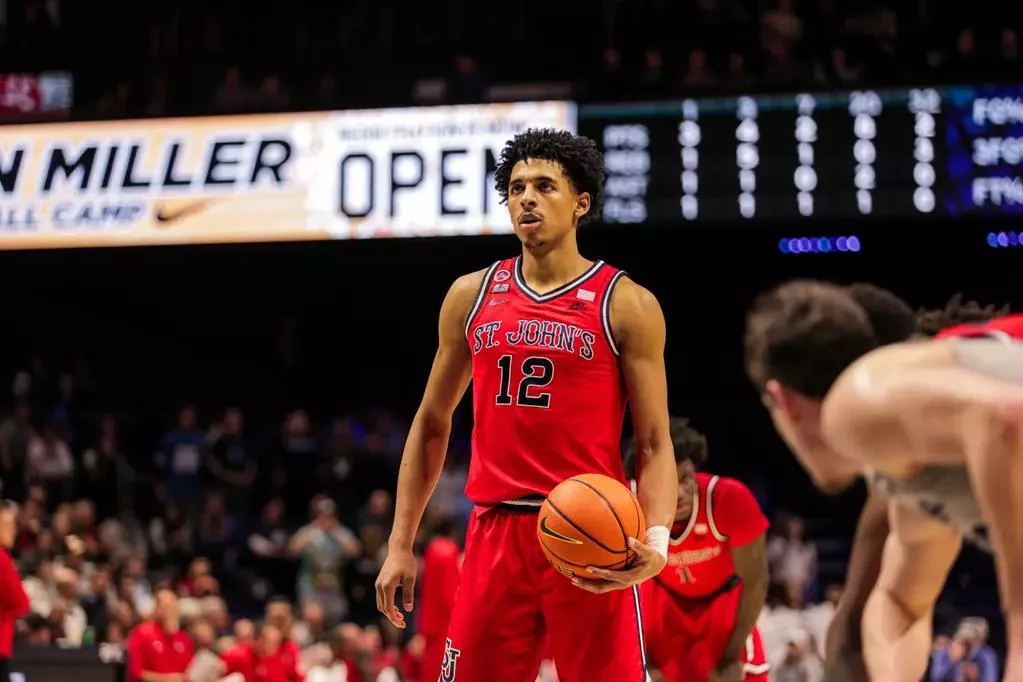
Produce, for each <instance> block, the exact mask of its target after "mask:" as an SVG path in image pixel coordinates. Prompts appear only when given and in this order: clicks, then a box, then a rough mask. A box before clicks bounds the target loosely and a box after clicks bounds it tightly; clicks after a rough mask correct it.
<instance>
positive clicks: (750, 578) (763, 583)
mask: <svg viewBox="0 0 1023 682" xmlns="http://www.w3.org/2000/svg"><path fill="white" fill-rule="evenodd" d="M766 545H767V540H766V534H765V533H761V534H760V536H759V537H757V538H756V539H754V540H753V541H752V542H748V543H746V544H745V545H742V546H741V547H732V562H733V563H734V564H735V575H736V576H738V578H739V580H741V581H742V596H740V597H739V605H738V606H737V607H736V609H735V627H734V628H733V630H732V635H731V636H730V637H729V638H728V642H727V643H726V644H725V650H724V654H723V655H722V656H721V662H720V663H719V664H718V665H719V666H720V667H723V666H725V665H727V664H729V663H734V662H735V661H738V660H739V659H740V658H741V657H742V652H743V648H744V647H745V646H746V639H747V638H748V637H749V634H750V632H752V630H753V626H754V625H756V624H757V618H758V617H759V616H760V612H761V611H763V609H764V601H765V600H766V598H767V583H768V577H767V551H766Z"/></svg>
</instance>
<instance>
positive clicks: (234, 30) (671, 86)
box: [0, 0, 1023, 117]
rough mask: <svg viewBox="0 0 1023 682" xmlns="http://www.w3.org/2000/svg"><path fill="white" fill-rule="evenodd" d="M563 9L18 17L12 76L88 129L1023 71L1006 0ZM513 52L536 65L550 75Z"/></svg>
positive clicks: (123, 9)
mask: <svg viewBox="0 0 1023 682" xmlns="http://www.w3.org/2000/svg"><path fill="white" fill-rule="evenodd" d="M122 5H123V6H122ZM94 7H96V8H97V9H95V10H94V9H93V8H94ZM559 7H560V9H559V11H558V12H552V11H551V10H550V8H549V7H548V6H545V5H542V4H535V3H528V2H525V1H520V2H512V3H502V4H501V5H487V6H486V7H482V6H477V5H474V4H473V3H468V2H449V3H431V2H426V3H422V2H420V3H405V2H399V1H398V0H386V1H383V2H374V3H366V2H362V3H335V4H326V5H322V6H320V5H309V6H306V7H303V8H302V10H301V11H298V12H296V11H293V8H292V7H290V6H287V5H277V6H272V7H267V8H264V9H263V10H261V11H260V12H255V13H253V12H249V11H247V7H246V6H245V5H244V4H242V3H240V2H237V1H236V0H235V1H230V2H222V3H215V4H208V3H198V2H195V1H194V0H167V1H166V2H161V3H144V4H141V5H129V4H125V3H121V2H117V1H116V0H104V2H101V3H99V5H93V4H92V3H89V4H88V5H87V6H83V5H82V4H81V3H69V2H66V0H9V1H8V2H5V3H2V4H0V62H2V63H4V64H5V65H7V66H6V67H5V68H6V69H8V70H9V71H10V72H12V73H17V72H26V73H38V72H39V71H41V70H47V69H66V70H68V71H70V72H72V74H73V76H74V81H75V92H76V110H77V114H78V115H80V116H84V117H124V116H132V117H135V116H166V115H173V114H195V113H211V112H216V113H238V112H250V111H264V112H265V111H290V110H296V109H327V108H346V107H379V106H387V105H409V104H412V103H420V104H439V103H446V102H447V103H458V102H479V101H486V100H488V99H507V98H511V99H515V98H533V99H536V98H544V97H548V98H561V97H567V98H575V99H582V100H584V101H590V100H628V99H630V98H657V97H666V98H672V97H675V98H677V97H679V96H681V95H683V94H686V95H688V94H693V93H707V92H718V91H736V90H738V89H743V88H755V89H758V90H765V89H768V90H769V89H775V88H780V89H786V88H797V87H798V88H810V87H850V88H851V87H856V86H861V85H863V84H867V85H870V86H872V87H873V86H883V85H886V84H933V83H935V82H949V81H950V80H951V81H956V80H965V79H971V78H978V77H980V78H983V79H985V80H998V79H1012V78H1017V77H1018V74H1019V73H1020V67H1021V64H1023V62H1021V55H1020V47H1019V30H1020V28H1021V24H1020V21H1021V19H1023V17H1021V15H1020V10H1019V8H1018V6H1017V5H1015V4H1013V3H997V2H994V1H993V0H979V2H976V3H973V4H972V5H971V7H970V13H969V16H963V11H964V8H963V7H962V5H959V4H954V3H949V2H948V0H920V1H917V0H913V1H910V0H887V1H883V0H856V1H853V0H823V1H821V2H817V1H813V2H811V1H809V0H762V1H761V0H698V1H697V2H693V3H685V4H684V5H683V6H678V5H677V4H674V3H661V2H655V1H653V0H644V1H640V2H628V3H617V2H605V3H598V4H596V5H594V4H592V3H585V2H582V0H570V1H568V2H563V3H561V4H560V5H559ZM104 10H105V11H104ZM239 16H244V17H245V20H244V21H238V20H237V17H239ZM568 17H571V19H568ZM111 18H112V20H111ZM566 22H570V23H566ZM518 49H528V50H541V51H542V53H543V54H544V55H545V57H546V58H545V60H544V66H543V68H534V67H527V68H524V67H523V66H522V62H521V61H519V60H518V59H517V57H516V55H515V52H516V50H518Z"/></svg>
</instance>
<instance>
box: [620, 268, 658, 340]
mask: <svg viewBox="0 0 1023 682" xmlns="http://www.w3.org/2000/svg"><path fill="white" fill-rule="evenodd" d="M611 319H612V320H613V321H614V323H615V326H616V328H617V330H618V331H619V332H621V331H622V329H623V328H624V329H626V330H627V329H628V328H630V327H633V326H636V325H639V326H641V327H644V328H645V327H646V326H648V325H650V324H654V323H656V322H657V321H658V320H660V324H661V325H663V324H664V322H663V320H664V313H663V312H662V311H661V304H660V302H659V301H658V300H657V297H656V296H655V295H654V293H653V292H652V291H650V290H649V289H647V288H646V287H644V286H643V285H641V284H638V283H637V282H636V281H635V280H634V279H632V278H631V277H628V276H627V275H625V273H624V272H623V273H622V276H621V277H618V278H617V281H616V284H615V288H614V291H612V292H611Z"/></svg>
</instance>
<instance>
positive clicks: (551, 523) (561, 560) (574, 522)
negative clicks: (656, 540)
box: [536, 474, 646, 578]
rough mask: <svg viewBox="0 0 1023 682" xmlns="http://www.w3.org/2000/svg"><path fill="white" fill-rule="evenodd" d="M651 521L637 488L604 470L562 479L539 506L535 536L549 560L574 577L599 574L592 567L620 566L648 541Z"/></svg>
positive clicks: (615, 567) (587, 576)
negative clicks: (634, 544)
mask: <svg viewBox="0 0 1023 682" xmlns="http://www.w3.org/2000/svg"><path fill="white" fill-rule="evenodd" d="M645 533H646V519H645V518H644V517H643V510H641V509H640V508H639V502H638V501H637V500H636V496H635V495H633V494H632V491H631V490H629V489H628V488H626V487H625V486H624V485H622V484H621V483H619V482H618V481H616V480H614V479H613V478H609V477H607V476H603V475H601V474H581V475H579V476H573V477H572V478H570V479H568V480H566V481H562V482H561V483H559V484H558V486H557V487H556V488H554V490H552V491H551V494H550V495H549V496H548V497H547V499H546V500H545V501H544V503H543V506H541V507H540V518H539V519H538V520H537V526H536V535H537V537H538V538H539V540H540V546H541V547H542V548H543V553H544V555H545V556H546V557H547V559H548V561H550V562H551V564H553V565H554V568H556V569H558V570H559V571H561V572H562V573H564V574H565V575H567V576H570V577H578V578H594V577H596V576H594V575H593V574H592V573H590V572H589V571H587V570H586V567H587V566H593V567H594V568H607V569H611V570H621V569H623V568H625V567H626V566H628V565H629V563H630V562H631V561H632V559H633V557H634V556H635V552H633V551H632V550H630V549H629V538H637V539H639V540H643V536H644V534H645Z"/></svg>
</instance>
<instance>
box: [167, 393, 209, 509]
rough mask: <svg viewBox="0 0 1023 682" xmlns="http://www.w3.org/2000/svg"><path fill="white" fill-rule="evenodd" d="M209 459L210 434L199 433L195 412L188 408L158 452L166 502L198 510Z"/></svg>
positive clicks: (180, 414) (181, 413)
mask: <svg viewBox="0 0 1023 682" xmlns="http://www.w3.org/2000/svg"><path fill="white" fill-rule="evenodd" d="M205 457H206V434H204V433H203V432H202V431H201V430H200V429H199V422H198V419H197V417H196V412H195V408H194V407H192V406H191V405H186V406H184V407H182V408H181V411H180V412H178V421H177V424H176V425H175V427H174V428H173V429H171V430H170V431H168V432H167V433H165V434H164V436H163V442H162V443H161V444H160V449H159V450H158V451H157V456H156V473H157V475H158V476H159V479H158V480H160V481H162V483H161V484H159V485H160V487H161V488H162V490H163V493H164V498H165V499H166V500H168V501H169V502H173V503H175V504H181V505H185V506H186V507H189V506H191V507H192V508H193V509H194V510H198V502H199V500H200V499H201V497H200V492H201V490H202V488H201V482H202V481H201V476H202V474H203V466H204V465H205Z"/></svg>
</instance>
